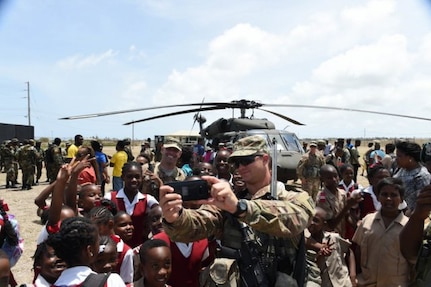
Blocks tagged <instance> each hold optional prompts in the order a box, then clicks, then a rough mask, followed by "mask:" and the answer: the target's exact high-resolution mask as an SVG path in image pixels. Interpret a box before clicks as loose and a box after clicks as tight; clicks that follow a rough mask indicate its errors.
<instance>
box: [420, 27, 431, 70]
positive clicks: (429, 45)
mask: <svg viewBox="0 0 431 287" xmlns="http://www.w3.org/2000/svg"><path fill="white" fill-rule="evenodd" d="M419 54H420V56H421V58H422V59H423V60H425V61H426V62H428V63H429V62H431V33H428V34H426V35H425V36H424V37H423V39H422V43H421V45H420V47H419Z"/></svg>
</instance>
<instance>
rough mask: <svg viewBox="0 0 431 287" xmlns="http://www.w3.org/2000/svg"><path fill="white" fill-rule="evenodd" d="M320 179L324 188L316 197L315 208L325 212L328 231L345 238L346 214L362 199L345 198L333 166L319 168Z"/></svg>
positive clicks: (356, 197)
mask: <svg viewBox="0 0 431 287" xmlns="http://www.w3.org/2000/svg"><path fill="white" fill-rule="evenodd" d="M320 178H321V180H322V183H323V186H324V188H323V190H321V191H320V192H319V193H318V195H317V202H316V206H319V207H321V208H323V209H324V210H325V211H326V212H327V214H328V220H327V222H328V227H329V230H331V231H332V230H334V231H335V232H338V233H339V234H340V235H341V237H345V235H346V217H347V216H348V212H349V210H350V209H351V208H352V207H353V206H355V205H356V204H358V203H359V202H360V201H361V200H362V198H361V197H360V196H352V197H350V198H347V195H346V193H345V191H344V190H341V189H339V188H338V183H339V179H338V172H337V170H336V169H335V167H334V166H333V165H330V164H325V165H323V166H322V167H321V168H320Z"/></svg>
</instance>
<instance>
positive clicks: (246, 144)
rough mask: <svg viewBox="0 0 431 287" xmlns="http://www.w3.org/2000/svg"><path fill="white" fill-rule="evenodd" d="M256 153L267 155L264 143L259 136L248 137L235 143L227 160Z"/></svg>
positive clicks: (266, 147)
mask: <svg viewBox="0 0 431 287" xmlns="http://www.w3.org/2000/svg"><path fill="white" fill-rule="evenodd" d="M257 153H262V154H263V153H269V152H268V146H267V144H266V141H265V139H264V138H263V137H261V136H249V137H245V138H242V139H240V140H238V141H237V142H235V144H234V145H233V153H232V154H231V155H230V157H229V158H232V157H237V156H249V155H253V154H257Z"/></svg>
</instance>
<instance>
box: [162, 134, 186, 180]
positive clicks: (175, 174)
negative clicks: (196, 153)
mask: <svg viewBox="0 0 431 287" xmlns="http://www.w3.org/2000/svg"><path fill="white" fill-rule="evenodd" d="M161 153H162V158H161V160H160V162H158V163H156V166H155V167H154V174H155V175H156V176H158V177H159V178H160V179H161V181H162V182H164V183H166V182H170V181H183V180H185V179H186V175H185V173H184V171H183V170H182V169H181V168H178V167H177V162H178V159H179V158H180V157H181V154H182V145H181V143H180V142H179V141H178V140H177V139H175V138H172V137H167V138H166V139H165V142H164V143H163V146H162V150H161Z"/></svg>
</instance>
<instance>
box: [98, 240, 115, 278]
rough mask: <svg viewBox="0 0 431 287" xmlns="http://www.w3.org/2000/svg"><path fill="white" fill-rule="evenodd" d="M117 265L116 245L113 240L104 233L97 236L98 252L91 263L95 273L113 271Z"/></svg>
mask: <svg viewBox="0 0 431 287" xmlns="http://www.w3.org/2000/svg"><path fill="white" fill-rule="evenodd" d="M117 265H118V256H117V246H116V244H115V241H114V240H113V239H112V238H111V237H110V236H106V235H100V236H99V252H98V254H97V255H96V258H95V260H94V262H93V264H91V269H93V271H95V272H97V273H109V272H115V271H116V269H117Z"/></svg>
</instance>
